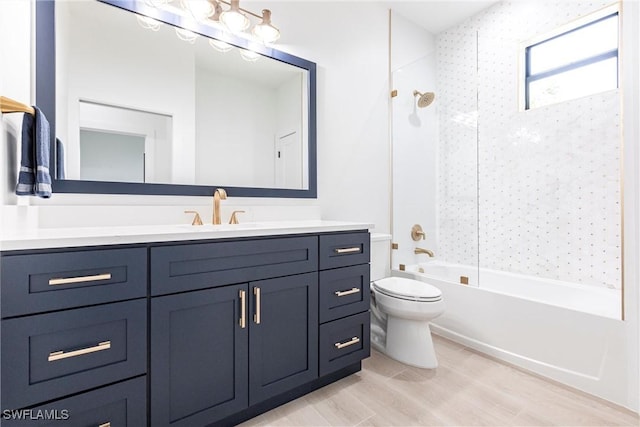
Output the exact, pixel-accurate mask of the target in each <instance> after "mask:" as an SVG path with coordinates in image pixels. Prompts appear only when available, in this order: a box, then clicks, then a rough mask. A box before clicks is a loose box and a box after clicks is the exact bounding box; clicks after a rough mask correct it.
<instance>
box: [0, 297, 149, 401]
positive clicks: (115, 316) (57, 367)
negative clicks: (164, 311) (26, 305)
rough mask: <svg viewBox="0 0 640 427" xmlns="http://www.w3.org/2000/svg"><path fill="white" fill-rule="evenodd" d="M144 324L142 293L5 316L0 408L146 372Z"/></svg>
mask: <svg viewBox="0 0 640 427" xmlns="http://www.w3.org/2000/svg"><path fill="white" fill-rule="evenodd" d="M146 325H147V301H146V299H140V300H135V301H127V302H120V303H114V304H106V305H101V306H95V307H87V308H80V309H74V310H69V311H63V312H57V313H51V314H40V315H36V316H29V317H21V318H17V319H9V320H4V321H3V322H2V355H1V358H2V361H1V368H2V409H15V408H22V407H25V406H28V405H34V404H37V403H39V402H44V401H46V400H51V399H55V398H58V397H62V396H65V395H69V394H72V393H76V392H79V391H82V390H86V389H89V388H92V387H98V386H101V385H104V384H109V383H112V382H114V381H118V380H122V379H126V378H128V377H133V376H135V375H140V374H143V373H145V372H146V361H147V357H146V352H147V326H146Z"/></svg>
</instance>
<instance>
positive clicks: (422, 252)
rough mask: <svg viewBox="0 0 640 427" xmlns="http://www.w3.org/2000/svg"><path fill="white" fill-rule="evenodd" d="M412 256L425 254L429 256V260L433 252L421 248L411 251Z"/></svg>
mask: <svg viewBox="0 0 640 427" xmlns="http://www.w3.org/2000/svg"><path fill="white" fill-rule="evenodd" d="M413 253H414V254H416V255H418V254H427V255H429V256H430V257H431V258H433V257H434V256H435V255H434V254H433V251H430V250H429V249H422V248H415V250H414V251H413Z"/></svg>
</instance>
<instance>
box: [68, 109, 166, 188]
mask: <svg viewBox="0 0 640 427" xmlns="http://www.w3.org/2000/svg"><path fill="white" fill-rule="evenodd" d="M78 105H79V107H80V108H79V120H78V124H79V127H80V131H79V132H78V133H77V134H75V135H69V138H68V139H67V141H66V145H67V146H68V147H71V149H70V150H65V157H66V159H65V163H66V165H67V167H66V169H67V175H66V179H81V180H88V181H113V182H137V183H148V182H151V183H155V182H162V181H164V180H165V179H167V178H170V177H171V175H172V154H173V153H172V151H171V147H172V143H171V132H172V122H173V120H172V117H171V116H167V115H163V114H158V113H154V112H151V111H142V110H136V109H131V108H126V107H120V106H114V105H107V104H100V103H95V102H90V101H84V100H80V101H79V103H78ZM76 147H77V148H76ZM127 156H131V158H127Z"/></svg>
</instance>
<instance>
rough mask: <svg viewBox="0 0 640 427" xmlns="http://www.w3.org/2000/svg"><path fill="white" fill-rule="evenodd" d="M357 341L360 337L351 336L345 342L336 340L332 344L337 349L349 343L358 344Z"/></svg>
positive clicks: (347, 345)
mask: <svg viewBox="0 0 640 427" xmlns="http://www.w3.org/2000/svg"><path fill="white" fill-rule="evenodd" d="M359 342H360V338H358V337H353V338H351V340H349V341H347V342H337V343H335V344H334V345H335V346H336V348H337V349H341V348H345V347H349V346H350V345H354V344H358V343H359Z"/></svg>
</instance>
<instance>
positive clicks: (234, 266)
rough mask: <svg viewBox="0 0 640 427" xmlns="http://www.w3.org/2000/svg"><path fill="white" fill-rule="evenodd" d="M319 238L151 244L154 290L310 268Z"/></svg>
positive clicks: (197, 286) (202, 285) (238, 280)
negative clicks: (174, 244)
mask: <svg viewBox="0 0 640 427" xmlns="http://www.w3.org/2000/svg"><path fill="white" fill-rule="evenodd" d="M317 268H318V238H317V237H316V236H310V237H288V238H277V239H260V240H242V241H235V242H216V243H201V244H189V245H176V246H163V247H155V248H151V295H162V294H169V293H175V292H182V291H188V290H193V289H204V288H210V287H215V286H221V285H228V284H234V283H242V282H249V281H253V280H261V279H267V278H272V277H278V276H289V275H292V274H299V273H308V272H311V271H315V270H317Z"/></svg>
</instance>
